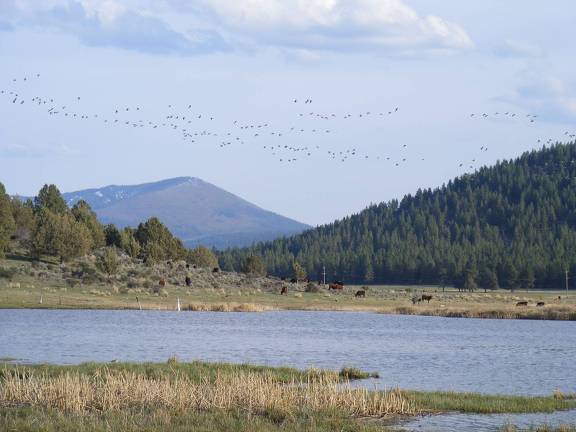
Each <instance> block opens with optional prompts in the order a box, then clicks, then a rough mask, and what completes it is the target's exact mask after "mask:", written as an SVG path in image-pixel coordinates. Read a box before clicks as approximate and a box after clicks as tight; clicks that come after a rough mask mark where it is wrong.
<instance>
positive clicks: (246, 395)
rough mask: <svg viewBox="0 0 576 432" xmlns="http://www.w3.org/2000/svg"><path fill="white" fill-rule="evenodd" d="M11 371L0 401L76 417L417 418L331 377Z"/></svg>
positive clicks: (409, 409)
mask: <svg viewBox="0 0 576 432" xmlns="http://www.w3.org/2000/svg"><path fill="white" fill-rule="evenodd" d="M10 372H11V373H4V374H3V378H2V379H1V381H0V383H1V384H0V400H2V401H4V403H8V404H14V405H22V404H25V405H30V406H33V407H43V408H47V409H56V410H60V411H64V412H71V413H83V412H107V411H118V410H123V409H134V408H139V409H148V408H168V409H171V410H176V411H184V410H190V409H191V410H199V411H209V410H215V409H216V410H237V409H241V410H244V411H246V412H248V413H254V414H265V413H270V412H276V413H292V412H296V411H301V410H311V411H324V410H337V411H339V412H342V413H346V414H348V415H351V416H363V417H365V416H371V417H382V416H386V415H389V414H414V413H415V409H414V407H413V404H412V403H411V402H410V401H409V400H408V399H407V398H406V397H405V396H404V395H403V394H402V392H400V391H399V390H392V391H385V392H371V391H368V390H366V389H354V388H352V387H351V386H350V384H349V383H348V382H345V383H342V382H341V380H339V379H338V378H334V377H331V376H323V377H321V378H317V379H315V380H309V381H297V380H294V381H292V382H290V383H282V382H278V381H277V380H276V379H274V377H272V376H270V375H262V374H257V373H251V372H247V373H233V374H230V375H219V376H217V377H216V379H214V380H209V379H207V378H206V379H202V380H200V382H194V381H192V380H191V379H190V378H188V377H186V376H184V375H181V376H178V377H176V378H171V379H169V378H167V377H160V378H155V379H152V378H149V377H147V376H145V375H141V374H136V373H133V372H129V371H122V372H119V373H111V372H110V371H107V370H106V369H102V370H101V371H100V372H99V373H96V374H93V375H91V376H87V375H83V374H79V373H75V372H67V373H65V374H62V375H58V376H49V375H47V374H38V373H35V372H34V371H33V370H30V369H21V370H18V369H12V370H10Z"/></svg>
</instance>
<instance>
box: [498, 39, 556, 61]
mask: <svg viewBox="0 0 576 432" xmlns="http://www.w3.org/2000/svg"><path fill="white" fill-rule="evenodd" d="M494 54H496V55H497V56H498V57H503V58H516V57H518V58H540V57H544V55H545V52H544V50H543V49H542V48H540V47H539V46H537V45H533V44H530V43H527V42H519V41H513V40H506V41H504V42H503V43H502V44H501V45H499V46H497V47H496V48H495V49H494Z"/></svg>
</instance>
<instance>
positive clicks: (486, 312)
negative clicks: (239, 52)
mask: <svg viewBox="0 0 576 432" xmlns="http://www.w3.org/2000/svg"><path fill="white" fill-rule="evenodd" d="M0 268H2V269H9V270H10V273H11V275H10V278H0V308H62V309H66V308H71V309H139V308H142V309H154V310H176V308H177V302H178V300H179V301H180V304H181V307H182V309H183V310H189V311H220V312H234V311H238V312H263V311H272V310H319V311H320V310H327V311H370V312H380V313H387V314H409V315H428V316H445V317H462V318H499V319H500V318H502V319H504V318H508V319H551V320H576V294H573V295H572V294H571V295H569V296H566V294H565V292H564V291H546V292H544V291H540V292H535V291H531V292H526V291H516V292H514V293H511V292H510V291H503V290H498V291H491V292H488V293H484V292H475V293H460V292H458V291H457V290H454V289H452V288H447V289H446V291H445V292H443V290H442V289H440V288H438V287H433V286H428V287H425V286H422V287H408V286H370V287H359V286H347V287H346V288H345V289H344V290H343V291H342V292H329V291H328V290H327V289H325V288H324V287H321V286H318V285H316V284H312V286H311V287H307V286H306V284H303V283H300V284H298V285H296V284H290V283H287V282H284V281H281V280H280V279H278V278H265V277H250V276H247V275H243V274H238V273H228V272H220V273H212V272H211V270H209V269H187V268H186V267H185V264H184V263H175V264H173V265H171V266H167V265H159V266H155V267H145V266H143V265H142V264H138V263H132V262H127V263H125V264H123V266H122V268H121V270H120V271H119V273H118V274H117V275H115V276H113V277H111V278H109V277H107V276H104V275H102V274H100V273H99V272H98V271H97V270H96V268H95V266H94V263H93V262H91V261H90V260H89V259H84V260H82V261H80V262H76V263H72V264H65V265H58V264H50V263H32V262H28V261H26V260H14V259H13V260H4V261H1V262H0ZM186 276H188V277H190V279H191V281H192V283H191V286H190V287H187V286H186V285H185V283H184V279H185V277H186ZM160 279H164V280H165V281H166V285H165V286H164V287H162V288H160V287H159V286H158V283H159V280H160ZM284 286H286V287H288V295H280V290H281V288H282V287H284ZM359 289H364V290H366V298H356V297H355V296H354V294H355V293H356V291H357V290H359ZM310 290H312V291H316V292H308V291H310ZM424 293H425V294H429V295H432V300H431V301H430V302H429V303H426V302H421V303H418V304H416V305H414V304H412V298H413V297H414V296H419V295H421V294H424ZM559 297H560V298H559ZM522 301H526V302H528V306H516V304H517V303H518V302H522ZM538 302H544V304H545V305H544V306H543V307H537V306H536V304H537V303H538Z"/></svg>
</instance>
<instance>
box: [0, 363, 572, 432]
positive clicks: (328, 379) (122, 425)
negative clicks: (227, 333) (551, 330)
mask: <svg viewBox="0 0 576 432" xmlns="http://www.w3.org/2000/svg"><path fill="white" fill-rule="evenodd" d="M575 406H576V405H575V404H574V403H573V401H571V400H561V399H560V398H558V397H553V396H550V397H540V398H533V397H506V396H486V395H473V394H458V393H423V392H410V391H402V390H397V389H396V390H391V391H386V392H375V391H367V390H364V389H354V388H352V387H350V385H349V383H348V381H347V378H346V377H345V374H343V373H340V372H335V371H321V370H306V371H298V370H295V369H291V368H269V367H259V366H251V365H230V364H209V363H200V362H194V363H189V364H181V363H178V362H177V361H176V360H175V359H172V360H170V361H169V362H168V363H166V364H106V365H104V364H92V363H90V364H84V365H79V366H31V367H23V366H15V365H4V366H2V367H1V368H0V430H18V431H104V430H106V431H136V430H139V431H142V430H146V431H161V430H168V429H170V430H173V431H185V430H195V431H196V430H200V431H217V430H218V431H220V430H226V431H256V432H258V431H333V430H339V431H340V430H342V431H366V432H368V431H376V430H383V429H385V430H391V429H390V428H391V427H392V426H391V425H393V424H394V423H395V422H396V421H397V419H398V418H399V417H404V416H413V415H418V414H421V413H438V412H444V411H448V410H449V411H462V412H472V413H502V412H550V411H554V410H559V409H568V408H572V407H575Z"/></svg>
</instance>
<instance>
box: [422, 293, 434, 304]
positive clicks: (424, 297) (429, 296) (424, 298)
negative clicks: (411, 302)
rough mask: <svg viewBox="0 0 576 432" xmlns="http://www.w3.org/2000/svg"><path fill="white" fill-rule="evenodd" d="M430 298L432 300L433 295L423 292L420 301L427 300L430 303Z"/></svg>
mask: <svg viewBox="0 0 576 432" xmlns="http://www.w3.org/2000/svg"><path fill="white" fill-rule="evenodd" d="M430 300H432V296H431V295H426V294H422V297H420V301H427V302H428V303H430Z"/></svg>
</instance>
